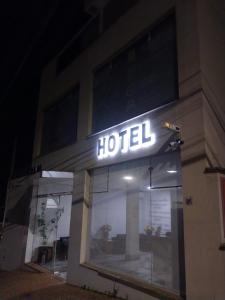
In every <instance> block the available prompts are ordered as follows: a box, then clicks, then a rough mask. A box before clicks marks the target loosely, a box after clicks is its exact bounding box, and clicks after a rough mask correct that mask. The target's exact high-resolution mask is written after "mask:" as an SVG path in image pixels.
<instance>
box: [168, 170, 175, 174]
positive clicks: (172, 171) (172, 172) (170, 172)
mask: <svg viewBox="0 0 225 300" xmlns="http://www.w3.org/2000/svg"><path fill="white" fill-rule="evenodd" d="M166 172H167V173H169V174H175V173H177V170H167V171H166Z"/></svg>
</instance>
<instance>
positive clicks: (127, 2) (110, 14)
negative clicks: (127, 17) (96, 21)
mask: <svg viewBox="0 0 225 300" xmlns="http://www.w3.org/2000/svg"><path fill="white" fill-rule="evenodd" d="M138 1H139V0H111V1H109V2H108V3H107V4H106V6H105V7H104V10H103V30H106V29H108V28H109V27H110V26H111V25H112V24H113V23H115V22H116V20H117V19H119V17H121V16H122V15H123V14H124V13H125V12H127V11H128V10H129V9H130V8H131V7H132V6H134V5H135V4H136V3H137V2H138Z"/></svg>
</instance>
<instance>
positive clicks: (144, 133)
mask: <svg viewBox="0 0 225 300" xmlns="http://www.w3.org/2000/svg"><path fill="white" fill-rule="evenodd" d="M153 144H155V134H154V133H152V132H151V130H150V121H149V120H147V121H145V122H142V123H139V124H135V125H132V126H129V127H126V128H124V129H122V130H121V131H119V132H118V131H114V132H112V133H110V134H108V135H104V136H101V137H100V138H98V140H97V157H98V159H103V158H108V157H113V156H115V155H116V154H117V153H127V152H129V151H135V150H138V149H141V148H147V147H150V146H152V145H153Z"/></svg>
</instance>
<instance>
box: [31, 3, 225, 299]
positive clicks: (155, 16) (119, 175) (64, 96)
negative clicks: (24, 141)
mask: <svg viewBox="0 0 225 300" xmlns="http://www.w3.org/2000/svg"><path fill="white" fill-rule="evenodd" d="M116 2H117V1H116ZM116 2H115V1H114V4H113V1H108V2H107V1H106V2H104V1H103V2H101V1H96V2H92V4H93V3H94V4H95V5H97V6H98V7H100V14H97V15H94V17H93V19H92V21H91V22H90V23H89V24H88V26H87V27H86V29H85V30H84V31H83V32H82V33H81V34H80V36H78V37H77V38H76V40H75V42H74V43H73V44H71V45H74V48H73V47H72V46H71V45H69V46H68V47H67V48H66V49H64V50H63V51H62V52H61V53H60V54H59V55H58V56H57V57H56V58H55V59H54V60H53V61H51V62H50V63H49V64H48V65H47V67H46V68H45V69H44V70H43V75H42V79H41V90H40V100H39V108H38V115H37V125H36V135H35V146H34V155H33V165H34V166H39V165H41V167H42V170H47V171H48V172H52V171H53V172H55V173H54V175H52V174H53V173H51V174H50V173H49V174H50V175H49V174H48V176H47V175H46V174H45V176H42V177H54V184H52V182H51V183H48V185H46V186H45V185H43V186H42V187H41V183H40V179H35V180H38V184H37V185H36V186H38V187H39V192H38V193H39V195H42V197H40V198H38V199H45V200H44V201H45V202H40V201H39V200H35V201H37V202H35V203H36V204H35V205H34V204H33V206H32V205H31V215H30V219H29V220H30V221H29V231H28V238H27V244H26V258H25V259H26V262H29V261H32V260H33V259H34V252H33V249H34V245H35V243H37V242H36V240H35V239H36V236H37V231H35V230H37V228H38V227H37V226H36V225H35V224H36V223H37V222H38V224H39V227H40V228H41V229H42V244H41V243H40V239H39V242H38V244H37V246H36V248H39V250H38V251H39V252H40V251H47V252H45V256H40V255H39V253H38V254H36V260H39V263H45V261H43V257H44V260H46V255H50V256H51V254H49V252H51V249H50V248H51V247H50V244H51V243H52V245H54V247H57V245H56V246H55V244H54V243H53V240H51V242H50V239H51V238H50V234H49V235H48V234H46V232H45V231H43V230H44V229H43V228H44V227H43V226H45V225H46V222H47V221H46V215H44V214H45V212H44V209H43V206H44V207H45V209H47V208H48V209H49V211H50V210H51V213H52V211H53V210H52V209H54V208H55V205H56V204H57V203H61V204H60V205H61V206H62V205H63V208H62V207H61V206H60V207H61V208H60V209H61V210H57V214H56V217H54V222H56V223H57V224H58V222H61V223H63V224H64V225H63V226H64V227H62V228H66V232H64V231H63V230H64V229H62V231H63V233H61V235H60V234H58V235H57V233H56V238H55V239H56V240H59V237H60V239H63V237H64V238H65V237H67V236H69V246H68V257H67V258H66V259H67V260H68V266H67V275H66V280H67V282H69V283H70V284H75V285H79V286H83V287H86V288H90V289H94V290H98V291H101V292H105V291H106V292H110V293H111V294H114V295H116V296H119V297H121V298H123V299H184V298H186V299H188V300H202V299H204V300H212V299H216V300H224V299H225V253H224V251H223V249H224V247H223V243H224V225H223V224H224V223H223V218H224V217H225V216H224V215H223V211H224V206H223V196H224V177H223V174H224V169H223V168H224V166H225V155H224V153H225V134H224V129H225V122H224V120H225V100H224V97H225V86H224V83H223V82H224V79H225V60H224V50H225V49H224V48H225V38H224V37H225V35H224V33H225V29H224V28H225V27H224V20H225V18H224V15H225V13H224V11H225V6H224V3H223V2H222V1H219V0H218V1H212V0H207V1H203V0H188V1H186V0H182V1H172V0H168V1H167V0H163V1H161V0H159V1H149V0H140V1H131V2H132V5H131V4H129V9H127V10H125V4H124V5H121V3H120V6H119V7H120V11H119V10H118V7H116V4H115V3H116ZM125 2H126V1H124V3H125ZM128 2H129V1H128ZM131 2H130V3H131ZM96 3H98V4H96ZM127 5H128V4H127ZM87 6H88V8H89V9H91V7H92V6H90V3H89V2H87ZM123 6H124V11H123ZM116 16H117V17H116ZM74 49H76V50H74ZM79 49H80V51H79ZM70 53H73V54H72V55H70ZM71 57H72V58H73V59H71ZM57 172H63V173H62V174H61V175H60V176H59V177H60V178H61V180H62V178H63V181H60V182H59V181H57V180H58V179H57V178H56V177H57V176H58V175H57ZM41 180H42V181H43V182H45V184H46V182H47V181H46V179H44V178H42V179H41ZM40 190H41V192H40ZM34 193H36V194H35V195H37V192H34V191H33V195H34ZM57 193H58V194H57ZM59 194H60V195H61V196H60V197H63V198H59V200H57V201H58V202H57V201H56V200H54V199H55V198H54V197H58V196H59ZM46 195H47V196H46ZM34 198H35V197H33V199H34ZM35 199H36V198H35ZM52 199H53V200H54V201H52ZM57 199H58V198H57ZM60 199H61V200H60ZM60 201H61V202H60ZM63 201H64V202H65V203H67V204H68V203H70V205H69V206H70V208H67V204H62V203H64V202H63ZM32 203H34V200H32ZM43 203H45V204H43ZM46 203H47V204H46ZM65 212H67V213H68V215H70V213H71V219H70V216H69V217H68V218H67V219H66V218H64V217H62V216H63V214H65ZM49 214H50V212H49ZM37 216H38V218H39V219H38V221H37V220H36V219H37ZM44 218H45V221H44V222H45V223H43V219H44ZM52 220H53V218H52V217H51V218H50V217H49V219H48V224H49V222H50V221H51V222H52ZM62 220H63V221H62ZM35 222H36V223H35ZM51 222H50V223H51ZM54 222H53V223H54ZM43 224H44V225H43ZM35 226H36V227H35ZM59 226H60V225H57V226H56V227H54V226H53V227H54V228H53V227H51V229H49V227H48V228H47V230H48V231H51V233H52V232H55V231H54V230H55V228H56V230H58V231H59ZM45 227H46V226H45ZM60 228H61V227H60ZM43 232H44V233H43ZM39 235H40V230H39ZM44 240H47V242H46V241H45V242H46V243H43V241H44ZM66 242H67V241H66ZM47 246H49V249H50V250H46V248H47ZM40 247H42V248H41V249H40ZM44 247H45V248H44ZM43 248H44V250H43ZM46 253H47V254H46ZM38 255H39V256H38ZM37 256H38V257H37Z"/></svg>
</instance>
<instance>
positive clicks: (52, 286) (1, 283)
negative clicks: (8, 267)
mask: <svg viewBox="0 0 225 300" xmlns="http://www.w3.org/2000/svg"><path fill="white" fill-rule="evenodd" d="M0 299H1V300H9V299H10V300H30V299H32V300H45V299H46V300H48V299H49V300H53V299H54V300H64V299H65V300H110V299H112V297H109V296H105V295H101V294H98V293H95V292H91V291H86V290H84V289H81V288H79V287H75V286H71V285H68V284H65V283H64V282H63V281H61V280H60V279H57V278H56V277H53V275H52V274H50V273H40V272H32V271H28V270H17V271H11V272H5V271H0Z"/></svg>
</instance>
